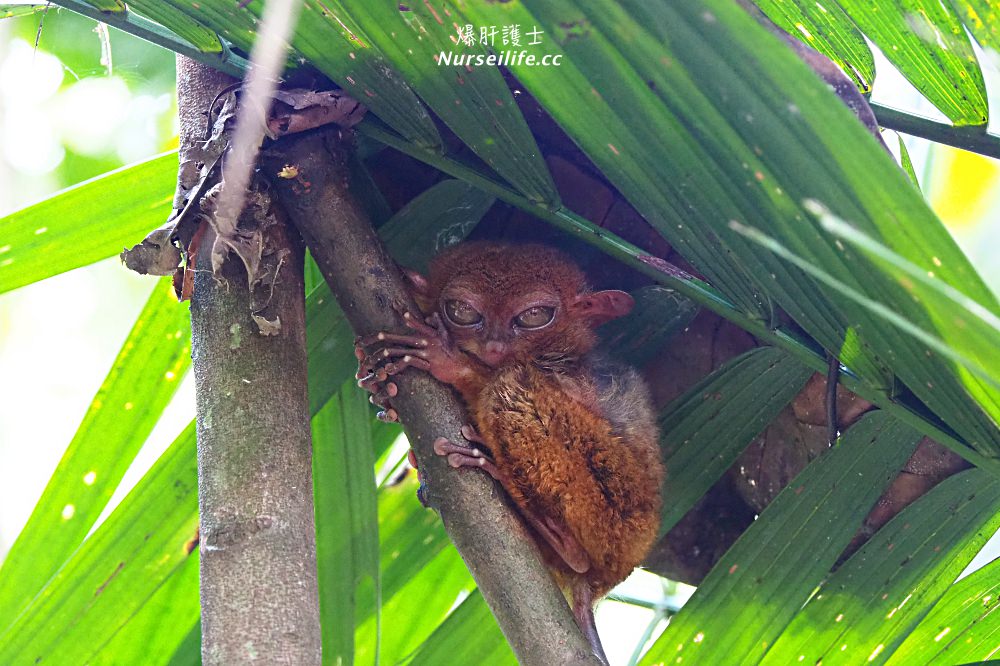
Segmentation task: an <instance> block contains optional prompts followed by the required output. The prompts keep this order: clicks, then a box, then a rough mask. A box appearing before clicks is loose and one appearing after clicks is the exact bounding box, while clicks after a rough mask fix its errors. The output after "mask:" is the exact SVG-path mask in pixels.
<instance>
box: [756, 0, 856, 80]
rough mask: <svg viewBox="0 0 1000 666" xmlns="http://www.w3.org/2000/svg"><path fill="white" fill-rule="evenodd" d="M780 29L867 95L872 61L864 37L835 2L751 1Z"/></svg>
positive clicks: (805, 0) (794, 0)
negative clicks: (833, 66) (835, 67)
mask: <svg viewBox="0 0 1000 666" xmlns="http://www.w3.org/2000/svg"><path fill="white" fill-rule="evenodd" d="M753 2H754V4H755V5H757V7H759V8H760V10H761V11H762V12H764V14H766V15H767V17H768V18H769V19H771V20H772V21H774V23H775V24H776V25H777V26H778V27H780V28H781V29H782V30H784V31H785V32H787V33H788V34H790V35H792V36H793V37H797V38H798V39H800V40H802V41H803V42H804V43H806V44H808V45H809V46H811V47H812V48H814V49H816V50H817V51H819V52H820V53H822V54H823V55H825V56H826V57H827V58H829V59H830V60H832V61H834V62H835V63H837V65H839V66H840V68H841V69H842V70H844V72H845V73H846V74H847V75H848V76H850V77H851V78H853V79H854V83H855V84H857V86H858V89H859V90H860V91H861V92H863V93H869V92H871V88H872V82H873V81H874V80H875V58H874V57H873V56H872V52H871V50H870V49H869V48H868V44H866V43H865V37H864V35H862V34H861V31H860V30H858V28H857V26H855V25H854V23H853V22H852V21H851V19H850V17H848V16H847V14H845V13H844V10H843V9H841V8H840V6H839V5H837V4H836V2H830V3H826V4H822V5H821V4H819V3H817V2H815V1H814V0H785V1H782V0H753Z"/></svg>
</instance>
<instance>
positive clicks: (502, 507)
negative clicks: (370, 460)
mask: <svg viewBox="0 0 1000 666" xmlns="http://www.w3.org/2000/svg"><path fill="white" fill-rule="evenodd" d="M336 135H337V133H336V132H328V133H324V134H321V133H311V134H307V135H301V136H296V137H291V138H289V139H286V140H284V141H283V142H282V143H281V144H279V146H278V147H277V148H275V149H273V150H272V151H268V153H267V154H265V156H264V160H263V166H264V170H265V175H266V176H267V177H268V178H270V179H271V180H272V182H273V183H274V185H275V188H274V191H275V193H276V197H277V199H278V201H279V202H280V203H281V205H282V207H283V208H284V209H285V211H286V213H287V214H288V216H289V218H290V220H291V221H292V223H293V224H295V225H296V226H297V227H298V228H299V231H300V232H301V233H302V235H303V237H304V238H305V239H306V243H307V245H308V247H309V250H310V252H311V253H312V255H313V257H314V258H315V259H316V261H317V263H318V264H319V266H320V269H321V270H322V271H323V275H324V277H325V278H326V280H327V282H328V283H329V285H330V288H331V290H332V291H333V293H334V295H335V296H336V298H337V300H338V302H339V303H340V306H341V308H342V309H343V311H344V314H345V316H346V317H347V319H348V321H349V322H350V324H351V326H352V328H353V329H354V330H355V332H356V333H359V334H369V333H374V332H377V331H380V330H393V331H399V332H404V331H406V330H407V329H406V328H405V326H404V325H403V323H402V318H401V316H400V315H401V313H402V312H403V311H409V312H413V313H416V312H419V310H418V309H417V307H416V304H415V303H414V302H413V301H412V299H411V297H410V295H409V293H408V292H407V290H406V288H405V286H404V282H403V277H402V274H401V273H400V271H399V269H398V267H397V266H396V264H395V262H393V260H392V258H391V257H390V256H389V255H388V253H387V252H386V250H385V248H384V247H383V246H382V244H381V242H380V241H379V239H378V237H377V236H376V235H375V232H374V230H373V229H372V226H371V224H370V222H369V221H368V220H367V219H366V216H365V215H364V213H363V212H362V211H361V209H360V207H359V206H358V204H357V203H356V202H355V200H354V198H353V195H352V194H351V193H350V191H349V189H348V174H347V170H346V167H345V158H346V150H347V148H345V147H344V146H343V144H342V143H341V142H340V141H338V140H337V139H336ZM284 167H288V168H284ZM283 168H284V169H283ZM279 171H280V172H281V175H279ZM394 381H396V383H397V385H398V387H399V394H398V395H397V396H396V397H395V398H394V399H393V406H394V408H395V409H396V410H397V411H398V413H399V415H400V420H401V421H402V422H403V423H404V424H405V425H406V433H407V436H408V437H409V440H410V444H411V445H412V447H413V450H414V452H415V454H416V456H417V460H418V462H419V465H420V469H421V472H422V474H423V476H424V479H425V482H426V484H427V490H428V503H429V505H430V506H431V507H433V508H435V509H437V510H438V511H439V512H440V514H441V518H442V520H443V522H444V526H445V529H446V530H447V532H448V535H449V536H450V537H451V540H452V541H453V542H454V544H455V546H456V547H457V548H458V551H459V553H461V555H462V558H463V559H464V560H465V562H466V564H467V565H468V567H469V570H470V571H471V572H472V575H473V577H474V578H475V579H476V582H477V584H478V585H479V588H480V590H481V591H482V593H483V597H484V598H485V599H486V601H487V603H488V604H489V606H490V608H491V609H492V611H493V614H494V616H495V617H496V619H497V622H498V623H499V625H500V628H501V630H502V631H503V633H504V635H505V636H506V638H507V640H508V642H509V643H510V644H511V647H512V648H513V650H514V653H515V654H516V655H517V658H518V660H519V661H520V662H521V663H522V664H538V665H546V666H549V665H556V664H597V663H599V662H598V661H597V659H596V657H594V656H593V655H592V654H591V651H590V647H589V645H588V643H587V641H586V640H585V639H584V638H583V636H582V635H581V634H580V631H579V630H578V629H577V626H576V623H575V621H574V620H573V617H572V615H571V613H570V610H569V607H568V605H567V604H566V601H565V599H564V598H563V595H562V593H561V592H560V591H559V589H558V588H557V586H556V584H555V582H554V581H553V579H552V577H551V576H550V575H549V573H548V571H547V570H546V569H545V567H544V565H543V564H542V562H541V559H540V556H539V553H538V549H537V547H536V546H535V545H534V542H533V541H532V540H531V538H530V537H529V536H528V535H527V534H526V532H525V531H524V527H523V525H522V524H521V522H520V520H519V519H518V518H517V517H516V515H514V514H513V512H512V511H511V510H510V508H509V507H508V506H507V505H506V504H505V502H504V501H503V499H502V498H503V497H504V495H503V493H502V491H501V490H500V489H499V487H498V486H496V485H495V484H494V482H493V481H492V480H491V479H489V478H488V477H487V476H486V475H484V474H482V473H480V472H478V471H476V470H454V469H452V468H450V467H448V465H447V463H446V462H445V461H444V460H443V459H442V458H440V457H439V456H436V455H435V454H434V453H433V451H432V448H431V444H432V442H433V441H434V439H435V438H437V437H439V436H445V437H448V438H450V439H452V441H456V442H461V441H463V440H462V438H461V434H460V432H459V428H460V427H461V425H462V424H463V422H465V421H466V417H465V414H464V412H463V409H462V407H461V405H460V404H459V402H458V401H457V399H456V398H455V396H454V395H453V394H452V392H451V391H450V390H449V389H448V388H446V387H445V386H443V385H441V384H439V383H438V382H436V381H435V380H434V379H432V378H431V377H430V376H429V375H427V374H424V373H418V372H414V371H412V370H408V371H406V372H404V373H403V374H401V375H399V376H398V378H396V379H394Z"/></svg>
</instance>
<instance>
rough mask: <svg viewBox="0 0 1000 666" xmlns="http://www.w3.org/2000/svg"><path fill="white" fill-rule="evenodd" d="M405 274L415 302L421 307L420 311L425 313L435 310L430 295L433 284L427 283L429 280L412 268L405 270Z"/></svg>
mask: <svg viewBox="0 0 1000 666" xmlns="http://www.w3.org/2000/svg"><path fill="white" fill-rule="evenodd" d="M403 274H404V275H405V276H406V280H407V281H408V282H409V283H410V287H411V291H412V293H413V300H415V301H416V302H417V305H419V306H420V310H421V311H422V312H425V313H427V312H430V311H431V310H433V309H434V303H433V302H432V301H431V295H430V291H431V284H430V282H428V281H427V278H425V277H424V276H423V275H421V274H420V273H418V272H416V271H415V270H413V269H410V268H404V269H403Z"/></svg>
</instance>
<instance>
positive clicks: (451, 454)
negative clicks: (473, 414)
mask: <svg viewBox="0 0 1000 666" xmlns="http://www.w3.org/2000/svg"><path fill="white" fill-rule="evenodd" d="M434 453H436V454H438V455H439V456H444V457H446V458H447V459H448V464H449V465H451V466H452V467H455V468H458V467H478V468H480V469H482V470H483V471H484V472H486V473H487V474H489V475H490V476H492V477H493V478H494V479H500V473H499V472H498V471H497V468H496V465H495V464H494V463H493V459H492V458H490V456H489V454H488V453H486V452H485V451H482V450H480V449H474V448H469V447H468V446H463V445H461V444H455V443H454V442H452V441H451V440H449V439H448V438H446V437H438V438H437V439H435V440H434Z"/></svg>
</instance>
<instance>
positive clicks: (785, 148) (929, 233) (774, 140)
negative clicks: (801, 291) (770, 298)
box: [630, 0, 1000, 451]
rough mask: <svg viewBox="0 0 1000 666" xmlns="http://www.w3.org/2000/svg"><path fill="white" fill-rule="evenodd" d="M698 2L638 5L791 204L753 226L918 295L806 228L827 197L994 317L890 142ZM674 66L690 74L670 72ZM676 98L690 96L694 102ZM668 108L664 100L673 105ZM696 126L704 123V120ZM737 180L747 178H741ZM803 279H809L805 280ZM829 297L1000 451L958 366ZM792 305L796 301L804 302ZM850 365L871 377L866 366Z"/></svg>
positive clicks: (772, 191)
mask: <svg viewBox="0 0 1000 666" xmlns="http://www.w3.org/2000/svg"><path fill="white" fill-rule="evenodd" d="M697 4H698V3H682V4H676V5H674V4H664V5H655V6H649V7H646V8H645V9H646V10H647V11H643V8H639V7H638V6H635V7H634V10H635V11H636V12H637V13H638V15H640V16H647V17H648V19H649V20H648V21H647V22H646V24H647V25H652V26H654V27H655V29H656V31H657V34H661V35H662V36H663V38H664V39H665V40H668V44H669V46H670V53H672V54H673V56H674V57H675V58H676V59H677V61H678V62H679V64H681V65H683V68H684V69H687V70H688V71H689V72H691V73H692V74H693V75H696V76H697V79H698V80H699V81H700V82H701V85H700V86H699V87H698V88H697V89H694V90H692V95H703V96H704V98H705V99H706V101H707V102H708V103H709V105H710V107H714V108H715V109H716V110H717V111H718V112H719V113H720V114H721V115H722V117H723V118H724V119H725V121H724V123H723V129H724V128H725V127H728V128H730V129H731V130H733V131H735V132H736V134H737V135H738V136H739V137H740V138H741V140H742V144H741V145H742V149H741V150H742V152H740V153H738V154H739V158H740V159H742V160H744V161H745V163H747V164H750V165H751V166H750V169H751V170H752V171H755V172H756V173H758V174H759V176H758V178H755V179H754V181H748V183H747V184H748V188H750V189H757V190H761V191H762V192H764V193H767V194H768V196H770V197H773V199H774V201H775V202H779V201H783V203H782V204H781V206H780V209H779V210H780V211H781V214H778V215H754V216H752V217H748V218H747V221H748V222H750V221H751V220H752V226H755V227H758V228H761V229H768V230H769V235H772V236H773V237H775V238H777V239H779V240H780V241H781V242H782V243H783V244H785V245H786V246H788V247H789V248H790V249H791V250H792V251H794V252H795V253H797V254H799V255H800V256H802V257H803V258H805V259H806V260H807V261H808V262H809V263H810V264H812V265H815V266H817V267H822V268H823V269H825V270H827V271H828V272H829V273H830V274H832V275H834V276H835V277H836V278H837V279H839V280H841V281H843V282H844V283H845V284H849V285H851V286H852V288H855V289H858V290H859V291H862V292H864V293H868V294H870V295H871V297H872V298H875V299H877V300H885V301H892V302H902V301H903V300H904V299H906V298H908V295H906V294H905V290H903V289H902V288H901V287H898V286H897V285H894V284H892V283H888V282H887V281H886V280H885V278H884V276H882V275H881V274H880V273H879V272H878V271H872V270H866V268H865V266H863V265H859V264H858V263H857V262H851V261H850V259H851V255H850V254H847V253H844V252H842V251H841V250H840V249H839V248H838V247H837V246H836V244H835V243H834V242H831V239H830V238H829V237H827V238H825V239H824V233H823V232H822V231H821V229H819V228H818V225H816V224H810V223H808V215H807V214H806V213H805V212H804V210H803V207H804V206H805V201H806V200H807V199H809V198H815V199H818V200H820V201H822V202H823V203H824V204H825V205H827V206H828V207H829V208H830V209H831V210H833V211H834V212H835V213H836V214H837V215H839V216H841V217H843V218H844V219H850V220H851V221H852V223H854V224H856V225H857V226H858V227H859V228H860V229H861V230H863V231H865V232H866V233H869V234H870V235H872V236H873V237H876V238H878V239H879V240H880V242H883V243H885V244H886V245H887V246H888V247H890V248H891V249H892V250H893V251H894V252H896V253H897V254H899V255H900V256H903V257H905V258H906V259H907V260H909V261H911V262H912V263H914V264H915V265H917V266H920V267H921V268H923V269H924V270H931V271H935V273H936V275H937V276H938V277H939V278H940V279H942V280H943V281H945V282H947V283H948V284H950V285H952V286H954V287H956V288H958V289H960V290H961V291H962V292H963V293H964V294H966V295H967V296H969V297H970V298H972V299H973V300H976V301H977V302H979V303H981V304H982V305H984V306H985V307H986V308H987V309H990V310H993V311H995V310H996V309H997V305H996V301H995V298H994V297H993V296H992V294H991V293H990V292H989V290H988V289H987V288H986V287H985V285H984V284H983V282H982V280H981V279H980V278H979V277H978V275H976V273H975V271H974V270H973V269H972V267H971V265H970V264H969V262H968V260H967V259H966V258H965V257H964V256H963V255H962V253H961V251H960V250H959V249H958V248H957V246H956V245H955V243H954V240H953V239H951V238H950V236H949V235H948V234H947V232H946V230H945V229H944V227H943V226H942V225H941V224H940V222H939V221H938V220H937V219H936V218H935V217H934V216H933V214H932V213H931V211H930V210H929V209H928V208H927V206H926V204H925V203H924V202H923V201H922V200H921V199H920V197H919V196H918V195H917V194H916V193H915V192H914V191H913V189H912V187H911V186H910V185H909V184H908V182H907V181H906V177H905V175H904V174H902V173H901V172H900V171H899V169H898V168H897V167H896V166H895V165H894V164H893V162H892V160H891V159H890V158H889V155H888V154H887V153H886V152H885V151H884V149H882V148H881V146H879V145H877V144H876V143H875V142H873V141H871V140H870V138H868V137H866V135H865V132H864V130H863V129H862V128H861V126H860V125H858V124H857V123H856V122H855V121H853V120H852V119H851V118H850V114H849V112H848V111H847V110H846V109H845V108H844V107H843V106H842V105H841V104H839V103H835V102H834V101H833V98H832V96H831V95H830V92H829V91H828V90H825V89H823V87H822V86H820V85H818V84H816V82H815V80H814V79H813V77H811V76H810V75H808V74H806V73H805V71H806V68H805V66H804V65H803V64H802V63H800V62H798V61H797V60H796V59H795V58H793V57H791V56H790V55H789V54H788V53H787V51H786V50H784V49H783V48H781V47H780V46H778V44H777V43H774V47H775V48H766V47H765V45H766V44H769V43H771V42H772V41H773V40H772V38H771V37H770V36H769V35H767V34H765V33H764V32H763V30H760V31H759V32H756V30H757V28H756V26H753V25H752V24H749V23H747V24H746V25H744V26H743V28H742V29H740V28H739V26H740V24H741V23H746V22H748V21H749V19H748V18H747V17H746V16H744V15H743V14H742V13H741V11H740V10H739V9H738V8H736V7H732V6H730V5H727V4H725V3H719V2H716V1H714V0H712V1H706V2H704V3H703V5H704V7H703V8H701V9H700V8H699V7H698V6H696V5H697ZM630 6H632V5H631V4H630ZM654 9H655V11H654ZM705 9H708V10H709V11H708V13H707V14H706V12H705V11H704V10H705ZM706 16H711V20H706ZM718 43H725V44H727V48H726V49H725V50H719V49H715V48H709V45H710V44H718ZM673 69H682V68H681V67H677V68H672V69H668V70H667V71H673ZM765 72H766V73H767V74H764V73H765ZM792 81H795V83H794V84H792V83H791V82H792ZM814 86H815V87H814ZM678 97H680V98H684V99H688V98H689V97H690V95H679V96H678ZM791 100H794V102H793V101H791ZM668 103H670V102H669V101H668V100H667V99H666V98H665V99H664V104H668ZM690 122H691V124H692V126H696V119H695V118H694V117H692V118H691V120H690ZM714 134H715V133H713V134H705V135H703V140H704V142H705V144H706V145H712V144H713V142H714V139H713V135H714ZM723 135H724V134H723V133H719V134H718V136H723ZM838 137H839V138H838ZM749 146H756V147H758V149H759V150H757V151H755V153H756V152H759V153H760V154H759V155H756V154H747V147H749ZM737 147H738V146H737ZM720 164H721V163H720ZM758 167H759V169H758ZM730 170H731V171H732V170H733V169H732V168H730ZM733 177H734V178H735V177H737V176H736V174H735V173H734V174H733ZM845 211H849V212H848V213H845ZM715 222H716V226H718V224H717V223H718V221H715ZM718 233H720V234H721V235H724V236H726V238H727V240H728V241H729V242H731V243H732V244H733V245H734V246H738V243H737V242H736V241H734V240H732V239H731V237H730V234H729V233H727V232H726V231H724V230H722V229H719V230H718ZM754 253H755V250H753V249H752V248H750V247H741V248H740V256H741V257H742V256H749V255H753V254H754ZM758 254H759V253H758ZM760 260H761V262H762V263H765V265H766V266H767V268H769V269H770V268H775V267H774V264H773V261H772V260H770V259H766V258H764V257H761V258H760ZM779 263H780V262H779ZM780 270H781V269H780V268H776V269H775V270H772V271H770V273H771V274H773V275H775V276H776V279H775V280H774V282H773V283H770V284H769V287H768V288H769V289H772V288H774V287H778V288H788V287H789V283H788V278H785V277H783V276H782V273H781V272H779V271H780ZM798 279H799V280H804V281H809V282H811V281H810V280H808V278H806V277H805V276H804V275H801V274H800V277H799V278H798ZM827 297H828V299H830V301H829V302H831V303H835V305H834V306H833V307H834V309H835V310H836V311H838V312H843V313H844V315H841V316H842V317H843V318H842V319H841V321H845V322H851V324H852V326H851V328H850V329H849V330H848V331H842V332H841V333H839V334H838V335H843V336H844V337H845V339H847V338H848V337H849V336H848V333H850V337H855V338H859V339H861V340H863V342H865V343H867V344H868V345H870V346H871V347H872V348H873V349H874V350H876V351H877V352H878V354H879V357H880V358H881V359H883V360H885V361H886V362H887V363H888V364H889V365H890V366H891V368H892V370H893V371H895V372H896V373H897V374H898V375H899V376H900V378H901V379H903V380H904V381H905V383H906V385H907V386H908V387H909V388H910V389H911V390H912V391H914V393H916V394H917V395H918V396H919V397H920V398H921V399H922V400H923V401H924V402H925V403H926V404H927V405H928V406H930V407H931V408H932V409H933V410H934V411H935V412H936V413H937V414H938V415H939V416H941V417H942V418H943V419H944V420H945V421H947V422H948V423H949V425H951V426H952V427H954V428H955V429H956V430H958V431H959V432H960V433H961V434H962V435H963V436H964V437H965V438H966V439H967V440H968V441H969V442H970V443H973V444H974V445H975V446H977V447H982V448H984V449H989V450H992V451H997V450H1000V435H998V430H997V427H996V422H995V421H994V419H993V418H992V417H990V416H987V415H986V414H984V412H983V409H984V407H983V406H981V405H979V404H977V403H976V402H975V401H974V400H972V399H970V396H969V394H968V392H967V387H966V386H965V385H964V382H963V381H962V380H961V379H960V378H958V377H956V374H955V372H954V370H953V369H952V368H951V367H949V365H948V364H946V363H942V362H940V360H939V359H934V358H930V359H929V358H927V356H926V354H925V353H924V351H925V350H924V349H923V348H921V347H920V346H919V345H916V344H915V343H914V341H913V340H912V339H910V338H908V336H906V335H903V334H900V333H898V332H896V331H895V330H894V329H892V328H891V327H886V326H885V325H884V324H882V323H881V322H878V321H875V320H873V319H872V318H871V316H870V315H869V314H868V313H867V312H865V311H864V310H863V308H859V307H857V306H856V305H854V304H853V303H851V302H850V301H849V300H848V299H844V298H841V297H839V296H838V295H837V294H836V293H827ZM792 301H793V303H792V305H794V304H795V303H796V302H799V301H798V299H792ZM779 302H781V303H782V305H783V306H784V305H786V303H788V301H786V300H785V299H783V298H779ZM798 307H799V306H798V305H795V309H790V310H789V312H790V314H792V316H793V317H795V318H796V320H797V321H799V323H800V324H802V325H803V326H804V327H805V328H807V330H809V331H810V333H811V334H813V335H814V336H815V337H816V338H817V339H818V340H820V341H821V342H823V343H824V344H825V345H826V344H828V342H826V341H825V340H829V335H830V332H831V331H830V330H829V327H830V324H829V323H824V322H823V321H822V320H817V319H813V318H805V319H804V318H802V316H801V313H800V312H798V311H797V308H798ZM834 349H835V350H836V349H837V348H836V347H834ZM838 351H839V350H838ZM840 353H842V352H840ZM841 358H842V359H843V356H842V357H841ZM847 362H848V364H849V365H852V362H851V361H847ZM852 367H853V368H854V369H855V370H856V371H857V372H859V373H860V374H861V375H862V377H865V378H866V379H867V380H868V381H872V378H871V377H870V376H869V375H867V374H866V373H865V370H864V368H861V367H857V366H856V365H852Z"/></svg>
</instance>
